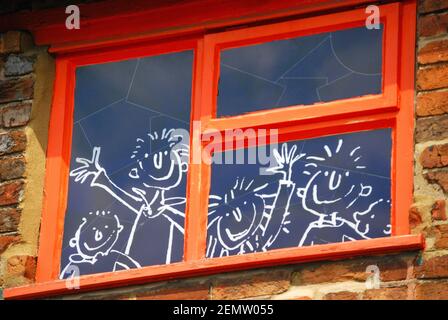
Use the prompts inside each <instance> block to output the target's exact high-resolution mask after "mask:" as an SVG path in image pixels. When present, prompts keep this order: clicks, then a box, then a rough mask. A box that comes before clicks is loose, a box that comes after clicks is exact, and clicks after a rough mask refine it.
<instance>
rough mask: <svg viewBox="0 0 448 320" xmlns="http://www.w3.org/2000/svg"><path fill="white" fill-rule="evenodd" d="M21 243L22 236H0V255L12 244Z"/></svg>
mask: <svg viewBox="0 0 448 320" xmlns="http://www.w3.org/2000/svg"><path fill="white" fill-rule="evenodd" d="M19 241H20V236H0V254H2V253H3V252H5V250H6V249H7V248H8V247H9V246H10V245H12V244H14V243H17V242H19Z"/></svg>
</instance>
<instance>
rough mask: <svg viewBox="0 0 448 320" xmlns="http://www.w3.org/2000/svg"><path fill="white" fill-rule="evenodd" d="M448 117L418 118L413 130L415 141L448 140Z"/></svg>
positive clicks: (445, 115)
mask: <svg viewBox="0 0 448 320" xmlns="http://www.w3.org/2000/svg"><path fill="white" fill-rule="evenodd" d="M446 128H448V115H447V114H444V115H441V116H434V117H425V118H418V119H417V122H416V128H415V140H416V141H417V142H424V141H429V140H442V139H445V138H448V130H446Z"/></svg>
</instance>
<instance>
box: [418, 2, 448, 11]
mask: <svg viewBox="0 0 448 320" xmlns="http://www.w3.org/2000/svg"><path fill="white" fill-rule="evenodd" d="M444 9H448V0H421V1H420V2H419V6H418V11H419V12H420V13H429V12H434V11H438V10H444Z"/></svg>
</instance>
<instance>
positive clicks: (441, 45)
mask: <svg viewBox="0 0 448 320" xmlns="http://www.w3.org/2000/svg"><path fill="white" fill-rule="evenodd" d="M445 61H448V40H437V41H433V42H430V43H428V44H426V45H425V46H424V47H423V48H421V49H420V50H419V51H418V62H419V63H420V64H429V63H436V62H445Z"/></svg>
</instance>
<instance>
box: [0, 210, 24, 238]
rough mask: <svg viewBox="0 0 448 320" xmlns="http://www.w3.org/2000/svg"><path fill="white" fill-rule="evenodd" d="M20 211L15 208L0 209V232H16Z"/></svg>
mask: <svg viewBox="0 0 448 320" xmlns="http://www.w3.org/2000/svg"><path fill="white" fill-rule="evenodd" d="M20 215H21V210H20V209H17V208H2V209H0V232H16V231H17V230H18V227H19V221H20Z"/></svg>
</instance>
